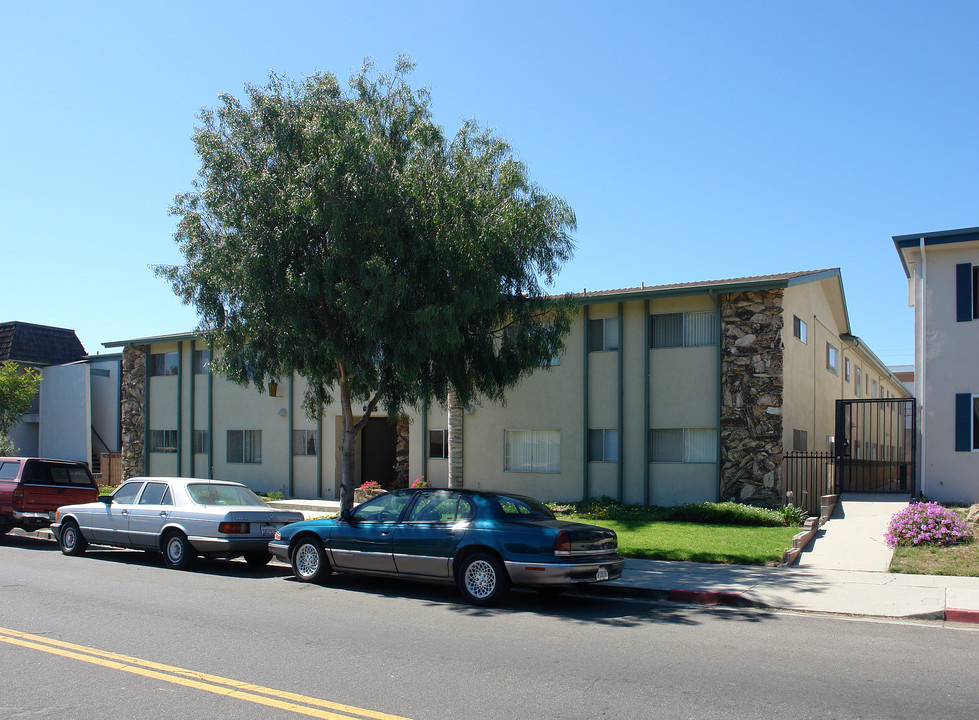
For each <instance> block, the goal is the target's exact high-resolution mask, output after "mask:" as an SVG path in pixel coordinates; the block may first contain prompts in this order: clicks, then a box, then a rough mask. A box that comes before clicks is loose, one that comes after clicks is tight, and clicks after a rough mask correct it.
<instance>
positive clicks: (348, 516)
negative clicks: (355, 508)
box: [340, 508, 355, 522]
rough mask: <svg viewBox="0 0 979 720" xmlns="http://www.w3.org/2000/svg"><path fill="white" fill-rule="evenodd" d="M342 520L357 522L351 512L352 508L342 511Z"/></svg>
mask: <svg viewBox="0 0 979 720" xmlns="http://www.w3.org/2000/svg"><path fill="white" fill-rule="evenodd" d="M340 519H341V520H345V521H346V522H355V519H354V517H353V513H351V512H350V508H344V509H343V510H341V511H340Z"/></svg>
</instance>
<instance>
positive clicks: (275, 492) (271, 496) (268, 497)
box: [265, 490, 282, 500]
mask: <svg viewBox="0 0 979 720" xmlns="http://www.w3.org/2000/svg"><path fill="white" fill-rule="evenodd" d="M265 499H266V500H281V499H282V493H280V492H279V491H278V490H273V491H272V492H270V493H266V495H265Z"/></svg>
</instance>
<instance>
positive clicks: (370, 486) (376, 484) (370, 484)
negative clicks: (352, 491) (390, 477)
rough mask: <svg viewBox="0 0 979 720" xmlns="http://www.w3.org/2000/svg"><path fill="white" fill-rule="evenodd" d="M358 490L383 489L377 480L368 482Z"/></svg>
mask: <svg viewBox="0 0 979 720" xmlns="http://www.w3.org/2000/svg"><path fill="white" fill-rule="evenodd" d="M358 489H359V490H380V489H381V483H379V482H377V481H376V480H368V481H367V482H365V483H364V484H363V485H361V486H360V487H359V488H358Z"/></svg>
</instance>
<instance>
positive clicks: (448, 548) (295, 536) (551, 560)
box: [269, 488, 625, 605]
mask: <svg viewBox="0 0 979 720" xmlns="http://www.w3.org/2000/svg"><path fill="white" fill-rule="evenodd" d="M269 552H271V553H272V554H273V555H274V556H275V557H277V558H278V559H280V560H282V561H283V562H287V563H289V564H291V565H292V569H293V572H294V573H295V575H296V578H297V579H298V580H300V581H301V582H325V581H327V580H328V578H329V577H330V576H331V575H332V574H333V573H334V572H337V573H359V574H365V575H379V576H387V577H400V578H408V579H413V580H430V581H436V582H447V583H455V584H456V585H457V586H458V588H459V591H460V592H461V593H462V595H463V597H465V598H466V600H468V601H469V602H471V603H474V604H476V605H492V604H494V603H496V602H498V601H499V600H501V599H502V598H503V596H504V595H506V593H507V592H508V591H509V589H510V588H511V587H512V586H517V587H529V588H535V589H537V590H540V591H542V592H549V593H554V592H560V591H562V590H564V589H566V588H568V587H571V586H574V585H576V584H579V583H596V582H603V581H606V580H612V579H614V578H617V577H620V576H621V575H622V567H623V566H624V565H625V559H624V558H623V557H622V556H621V555H619V553H618V538H617V537H616V535H615V533H614V532H613V531H612V530H608V529H606V528H602V527H597V526H595V525H585V524H583V523H577V522H570V521H566V520H559V519H557V518H555V517H554V514H553V513H552V512H551V511H550V510H549V509H548V508H547V506H546V505H544V504H542V503H540V502H538V501H536V500H534V499H532V498H528V497H524V496H521V495H509V494H506V493H495V492H485V491H479V490H464V489H461V490H458V489H440V488H418V489H411V490H395V491H392V492H388V493H384V494H382V495H378V496H377V497H374V498H372V499H371V500H368V501H367V502H365V503H363V504H361V505H359V506H357V507H356V508H354V509H353V510H345V511H343V512H342V513H341V514H340V517H338V518H335V519H327V520H305V521H303V522H297V523H292V524H290V525H286V526H285V527H283V528H281V529H280V530H279V531H278V532H276V534H275V539H274V540H272V542H270V543H269Z"/></svg>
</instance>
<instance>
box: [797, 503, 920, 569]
mask: <svg viewBox="0 0 979 720" xmlns="http://www.w3.org/2000/svg"><path fill="white" fill-rule="evenodd" d="M909 500H910V498H909V497H908V496H906V495H904V496H902V495H893V494H872V493H846V494H843V495H840V499H839V500H838V501H837V503H836V508H835V509H834V510H833V514H832V515H830V519H829V521H827V522H826V524H825V525H823V527H822V529H820V530H819V532H817V533H816V536H815V538H813V540H812V542H811V543H810V544H809V546H808V547H807V548H806V549H805V550H803V552H802V554H801V555H800V556H799V559H798V560H797V561H796V563H795V565H794V566H793V567H800V568H812V569H817V570H861V571H869V572H887V570H888V568H889V567H890V566H891V557H892V556H893V555H894V551H893V550H892V549H891V548H889V547H887V545H886V544H885V543H884V532H885V531H886V530H887V524H888V523H889V522H890V519H891V516H892V515H893V514H894V513H896V512H899V511H900V510H901V509H902V508H904V507H906V506H907V504H908V502H909Z"/></svg>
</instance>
